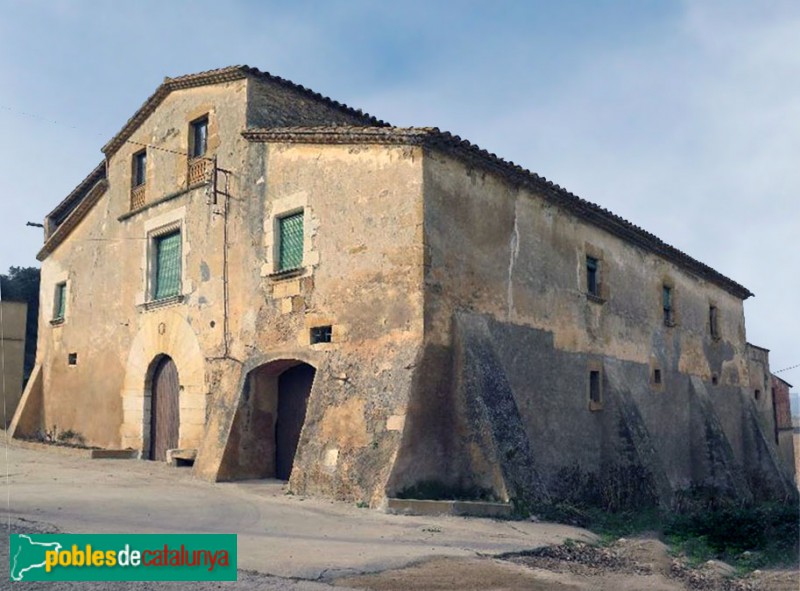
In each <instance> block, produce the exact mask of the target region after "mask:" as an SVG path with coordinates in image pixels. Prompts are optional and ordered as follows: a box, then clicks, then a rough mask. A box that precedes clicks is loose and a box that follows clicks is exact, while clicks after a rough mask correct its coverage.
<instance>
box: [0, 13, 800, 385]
mask: <svg viewBox="0 0 800 591" xmlns="http://www.w3.org/2000/svg"><path fill="white" fill-rule="evenodd" d="M0 9H2V13H0V14H2V17H0V74H2V80H3V83H2V84H0V125H1V126H2V129H3V131H4V133H3V137H4V140H5V141H3V142H0V155H1V156H2V162H3V180H4V188H5V191H4V195H3V197H2V199H3V204H4V206H5V207H4V208H3V214H2V217H0V270H2V271H4V270H5V269H6V268H7V267H8V266H9V265H31V264H36V261H35V258H34V256H35V253H36V251H37V250H38V247H39V246H40V243H41V234H40V233H39V232H38V230H36V229H33V228H26V227H25V225H24V224H25V222H26V221H28V220H33V221H41V219H42V218H43V216H44V215H45V214H46V213H47V212H48V211H49V210H50V209H51V208H52V207H53V206H54V205H55V204H56V203H57V202H58V201H60V200H61V199H62V198H63V197H64V196H65V195H66V194H67V193H68V192H69V191H70V190H71V189H72V188H73V187H74V186H75V185H76V184H77V183H78V182H80V180H81V179H82V178H83V177H84V176H85V175H86V174H87V173H88V172H89V171H90V170H91V169H92V168H93V167H94V166H95V165H96V164H97V163H98V162H99V161H100V160H101V157H102V155H101V153H100V147H101V146H102V145H103V144H104V143H105V142H106V141H107V140H108V139H110V138H111V137H112V136H113V135H114V134H115V133H116V132H117V131H118V130H119V128H120V127H121V126H122V125H123V123H124V122H125V121H126V120H127V118H128V117H129V116H130V115H131V114H132V113H133V112H134V111H135V110H136V109H137V108H138V107H139V105H141V103H142V102H143V101H144V100H145V98H147V96H149V95H150V94H151V93H152V92H153V90H155V88H156V87H157V86H158V84H159V83H160V82H161V81H162V80H163V78H164V76H177V75H180V74H185V73H190V72H195V71H200V70H206V69H210V68H215V67H221V66H226V65H231V64H243V63H246V64H249V65H251V66H255V67H258V68H260V69H262V70H267V71H269V72H271V73H273V74H277V75H280V76H283V77H285V78H289V79H291V80H293V81H295V82H297V83H299V84H303V85H305V86H308V87H311V88H313V89H314V90H316V91H319V92H321V93H323V94H325V95H328V96H331V97H333V98H335V99H337V100H340V101H342V102H345V103H347V104H349V105H351V106H355V107H358V108H362V109H364V110H366V111H368V112H370V113H371V114H373V115H376V116H378V117H379V118H381V119H384V120H387V121H389V122H391V123H393V124H395V125H434V126H437V127H440V128H442V129H446V130H448V131H452V132H454V133H457V134H459V135H461V136H462V137H465V138H468V139H470V140H471V141H473V142H475V143H477V144H479V145H480V146H481V147H484V148H486V149H488V150H490V151H492V152H495V153H497V154H498V155H501V156H503V157H504V158H506V159H510V160H513V161H515V162H517V163H519V164H521V165H523V166H525V167H526V168H529V169H531V170H533V171H535V172H538V173H539V174H542V175H544V176H546V177H547V178H549V179H550V180H553V181H554V182H556V183H558V184H560V185H562V186H564V187H566V188H568V189H570V190H571V191H573V192H575V193H576V194H578V195H580V196H581V197H584V198H586V199H589V200H590V201H594V202H596V203H599V204H601V205H603V206H604V207H607V208H609V209H611V210H612V211H614V212H616V213H618V214H620V215H622V216H623V217H625V218H627V219H629V220H631V221H633V222H634V223H636V224H638V225H640V226H643V227H644V228H646V229H647V230H649V231H651V232H654V233H655V234H657V235H658V236H660V237H661V238H663V239H665V240H666V241H667V242H669V243H671V244H673V245H675V246H676V247H678V248H680V249H681V250H684V251H685V252H688V253H689V254H691V255H692V256H694V257H696V258H698V259H700V260H702V261H703V262H705V263H707V264H709V265H711V266H713V267H715V268H716V269H718V270H720V271H721V272H722V273H724V274H726V275H728V276H730V277H732V278H734V279H736V280H737V281H739V282H740V283H743V284H744V285H746V286H747V287H749V288H750V289H751V290H752V291H753V292H755V294H756V297H755V298H752V299H750V300H748V301H747V303H746V307H745V309H746V315H747V336H748V340H750V341H751V342H754V343H757V344H759V345H762V346H764V347H767V348H769V349H771V350H772V357H771V359H772V366H773V369H780V368H782V367H786V366H789V365H794V364H796V363H800V345H798V342H800V339H798V329H800V321H798V320H797V304H798V294H800V273H798V260H800V257H798V255H799V254H800V239H798V236H800V206H799V205H798V190H800V100H798V99H799V98H800V3H797V2H793V1H792V2H788V1H787V2H778V1H771V0H763V1H758V2H757V1H755V0H753V1H752V2H739V1H736V0H697V1H691V2H690V1H687V2H679V1H674V2H666V1H655V0H654V1H650V2H642V1H641V0H627V1H623V0H620V1H616V2H611V1H609V2H596V1H593V0H592V1H590V0H584V1H577V0H573V1H568V0H564V1H559V2H554V1H519V2H502V1H499V2H496V3H493V4H490V3H487V2H468V1H462V2H439V1H436V0H429V1H426V2H418V1H406V2H402V3H400V2H397V3H388V2H376V1H371V2H370V1H366V0H361V1H355V0H354V1H344V2H310V1H295V2H291V3H278V2H205V1H203V2H188V1H171V2H165V1H162V2H152V1H149V0H140V1H139V2H135V3H126V2H110V1H109V2H99V1H98V2H88V1H84V2H67V1H56V0H54V1H50V2H39V1H35V0H33V1H30V0H28V1H21V0H20V1H15V0H0ZM22 113H29V114H32V115H35V117H29V116H26V115H23V114H22ZM781 375H782V376H783V377H784V378H785V379H787V380H788V381H790V382H792V383H796V384H800V369H797V370H792V371H789V372H785V373H783V374H781Z"/></svg>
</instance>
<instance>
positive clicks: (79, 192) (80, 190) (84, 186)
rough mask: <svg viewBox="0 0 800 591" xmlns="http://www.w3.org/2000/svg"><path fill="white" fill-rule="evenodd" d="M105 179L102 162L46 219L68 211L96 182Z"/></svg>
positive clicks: (104, 167)
mask: <svg viewBox="0 0 800 591" xmlns="http://www.w3.org/2000/svg"><path fill="white" fill-rule="evenodd" d="M104 178H106V161H105V160H103V161H101V162H100V164H98V165H97V166H96V167H95V168H94V169H93V170H92V172H90V173H89V174H88V175H86V178H84V179H83V180H82V181H81V182H80V183H78V186H77V187H75V188H74V189H73V190H72V191H71V192H70V193H69V195H67V196H66V197H64V199H63V200H62V201H61V203H59V204H58V205H56V206H55V207H54V208H53V210H52V211H51V212H50V213H48V214H47V216H46V217H48V218H53V217H57V216H59V215H60V214H61V213H62V212H63V211H64V210H66V209H69V207H70V206H71V205H72V204H73V203H74V202H75V201H76V200H77V199H81V198H82V197H83V196H85V194H86V192H87V191H88V190H89V189H90V188H92V187H93V186H94V185H95V184H97V182H98V181H100V180H102V179H104Z"/></svg>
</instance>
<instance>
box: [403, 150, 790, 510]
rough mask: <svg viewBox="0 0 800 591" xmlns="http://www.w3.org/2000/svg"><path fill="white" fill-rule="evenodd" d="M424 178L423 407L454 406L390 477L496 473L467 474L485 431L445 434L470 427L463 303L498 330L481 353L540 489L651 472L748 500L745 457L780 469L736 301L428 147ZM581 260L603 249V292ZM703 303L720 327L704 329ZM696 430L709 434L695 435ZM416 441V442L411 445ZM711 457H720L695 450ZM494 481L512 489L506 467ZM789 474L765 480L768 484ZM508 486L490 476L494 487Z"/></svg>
mask: <svg viewBox="0 0 800 591" xmlns="http://www.w3.org/2000/svg"><path fill="white" fill-rule="evenodd" d="M424 186H425V247H426V252H425V260H426V275H425V285H426V301H425V326H426V334H425V336H426V339H425V353H424V355H425V357H430V358H433V359H436V360H437V361H436V362H435V363H434V365H436V366H438V367H440V368H441V369H440V371H439V381H438V383H437V384H435V385H430V386H429V392H428V393H427V394H428V395H427V396H426V397H425V399H426V402H425V404H426V405H427V410H428V411H434V409H438V410H439V411H442V410H443V409H452V410H451V411H450V412H449V413H446V412H438V413H437V412H425V411H421V412H419V413H417V415H416V417H417V421H415V422H418V427H417V428H416V429H415V434H416V435H417V437H416V439H417V441H418V442H421V441H424V440H425V439H426V438H427V439H428V440H429V441H428V442H427V443H426V445H428V446H429V447H431V448H432V449H437V448H439V449H441V450H442V453H440V454H439V455H438V456H436V455H435V454H429V455H428V456H426V458H427V465H426V466H425V469H424V471H423V475H422V476H420V469H419V466H417V467H416V468H415V470H414V471H412V470H411V469H410V467H409V468H407V469H402V470H401V468H402V466H400V465H399V464H398V467H397V470H396V472H395V475H394V476H395V479H396V482H397V485H396V488H398V489H402V483H405V485H406V486H407V485H408V483H409V482H411V481H412V480H413V478H414V477H416V478H420V477H422V478H428V477H430V476H431V475H435V474H437V472H438V474H439V476H438V477H437V478H439V479H443V480H446V481H447V482H448V483H449V484H450V485H452V486H464V481H465V480H466V481H469V480H470V479H472V481H473V482H472V483H470V484H471V485H474V486H477V487H478V488H481V487H486V486H487V485H488V484H489V483H490V481H491V480H492V479H489V481H487V480H486V478H485V477H476V476H474V475H473V476H469V475H470V474H471V473H474V466H478V465H484V464H487V463H488V464H489V465H491V464H492V461H488V462H487V461H486V459H485V458H486V456H487V455H488V456H491V455H492V453H494V452H492V451H491V449H490V447H491V446H490V447H487V446H486V445H485V442H486V441H487V440H492V438H491V437H489V436H488V435H487V433H488V431H490V429H488V427H486V426H484V427H483V428H482V429H483V433H478V434H473V435H470V437H466V438H463V437H461V436H460V435H461V433H459V434H458V435H455V436H450V433H452V429H450V428H449V425H452V424H454V425H462V424H467V425H469V423H468V422H466V423H465V422H464V420H463V419H462V418H461V415H463V414H464V411H462V410H461V408H462V407H464V406H466V412H469V408H470V402H469V399H465V398H464V396H465V394H464V389H463V388H461V389H460V390H459V389H458V388H453V387H452V386H448V385H452V384H458V383H460V382H463V381H465V380H466V381H469V380H470V379H472V378H469V376H467V377H462V376H459V375H457V374H458V372H459V371H462V368H460V367H459V365H458V363H457V360H454V356H457V355H455V354H454V349H453V343H454V342H456V341H455V339H454V335H455V333H456V331H455V330H454V326H453V322H454V318H455V315H456V314H457V313H469V312H474V313H477V314H480V315H481V316H482V317H485V318H487V320H488V319H491V321H492V322H493V323H499V325H501V326H504V325H506V326H507V327H508V328H502V329H501V328H495V329H494V330H493V334H494V337H493V340H494V343H495V349H497V350H496V351H495V353H492V355H491V356H490V357H492V358H494V357H496V358H497V360H496V362H491V363H496V364H499V365H498V367H502V368H503V370H502V373H503V375H504V376H505V377H504V378H502V379H503V380H505V381H506V382H507V385H506V386H504V388H507V389H508V391H509V392H513V398H514V401H515V406H516V408H517V409H518V412H519V415H520V417H521V424H522V425H524V427H525V429H526V431H527V436H528V440H529V445H530V448H531V450H532V452H531V453H532V456H531V461H532V464H531V468H532V469H534V470H537V471H538V472H539V473H540V474H541V481H542V482H543V486H542V487H541V493H542V494H543V495H546V494H552V493H553V492H555V493H558V491H559V490H565V487H564V483H565V482H566V481H565V475H568V474H569V473H574V476H573V481H574V480H575V478H578V479H583V481H584V483H586V482H591V481H592V479H594V480H595V482H596V481H597V479H602V478H605V477H607V476H608V475H610V474H617V475H618V476H619V477H620V478H623V477H624V478H623V480H624V482H627V483H632V482H634V480H635V478H636V477H637V475H638V476H641V473H642V470H647V471H649V472H650V476H649V477H648V478H650V480H651V484H650V486H651V489H652V491H653V495H654V496H653V498H656V499H659V500H661V501H662V502H669V501H670V500H671V498H670V497H671V492H672V491H676V490H680V489H684V488H686V487H688V486H689V485H690V484H701V485H702V484H707V485H709V486H717V487H719V488H723V489H725V490H728V491H738V493H742V494H744V495H745V496H746V495H748V494H751V491H750V490H749V488H748V482H747V478H746V477H745V476H743V475H742V474H740V472H741V471H742V466H745V465H747V462H749V461H751V460H752V461H756V460H757V464H755V465H757V466H758V470H764V471H770V470H772V471H774V469H775V465H774V464H775V460H776V457H777V456H776V455H775V448H774V445H770V443H769V441H768V440H767V439H764V437H763V432H762V430H760V429H759V428H758V425H759V424H760V422H761V418H762V414H761V413H760V411H759V408H758V407H754V405H753V403H752V400H751V398H750V397H748V396H746V394H745V391H746V390H747V388H748V386H749V384H750V372H749V368H748V363H747V354H746V351H745V334H744V316H743V307H742V302H741V300H739V299H737V298H736V297H734V296H732V295H730V294H728V293H727V292H725V291H724V290H722V289H720V288H718V287H717V286H715V285H713V284H711V283H709V282H707V281H705V280H703V279H700V278H697V277H695V276H692V275H689V274H688V273H686V272H684V271H683V270H682V269H680V268H678V267H677V266H675V265H673V264H671V263H669V262H667V261H665V260H663V259H661V258H659V257H657V256H655V255H653V254H650V253H648V252H645V251H644V250H642V249H639V248H638V247H636V246H634V245H632V244H629V243H626V242H623V241H622V240H620V239H618V238H616V237H614V236H612V235H610V234H607V233H605V232H604V231H602V230H600V229H598V228H595V227H594V226H592V225H590V224H588V223H587V222H585V221H583V220H580V219H578V218H576V217H575V216H574V215H572V214H569V213H567V212H566V211H565V210H563V209H561V208H558V207H557V206H554V205H552V204H550V203H548V202H546V201H545V200H544V198H542V197H541V196H538V195H535V194H531V193H529V192H528V191H527V190H525V189H520V188H517V187H514V186H510V185H509V184H507V183H506V182H504V181H503V180H502V179H501V178H500V177H498V176H496V175H494V174H492V173H488V172H486V171H484V170H483V169H481V168H472V167H470V166H468V165H465V164H463V163H462V162H460V161H456V160H454V159H452V158H450V157H448V156H445V155H443V154H441V153H439V152H437V151H430V152H426V155H425V161H424ZM587 255H590V256H592V257H595V258H597V259H599V260H600V264H601V272H600V276H601V279H600V281H601V292H600V293H601V298H592V297H588V296H587V293H586V292H587V288H586V276H585V275H586V272H585V260H586V256H587ZM664 284H667V285H670V286H671V287H672V289H673V295H674V307H675V314H676V317H675V321H676V322H675V326H666V325H665V323H664V320H663V309H662V300H661V295H662V286H663V285H664ZM711 305H713V306H715V307H716V308H717V314H718V328H719V334H718V338H712V335H711V331H710V326H709V322H710V321H709V307H710V306H711ZM512 326H517V327H527V331H523V332H522V333H520V332H519V330H517V331H516V332H515V334H514V335H513V338H512V335H511V334H506V332H504V331H510V330H511V327H512ZM498 334H502V335H504V336H503V337H502V338H500V337H499V336H498ZM523 334H524V335H525V336H523ZM487 363H489V362H487ZM491 363H490V365H491ZM656 369H658V370H659V371H660V374H661V383H660V384H656V383H655V380H654V370H656ZM592 370H596V371H597V370H599V371H601V372H602V373H601V375H602V388H603V392H602V396H603V402H602V405H600V408H598V407H597V405H592V404H590V401H589V386H588V382H589V372H590V371H592ZM475 379H478V378H475ZM473 381H474V380H473ZM501 389H502V388H501ZM437 397H438V398H437ZM431 417H436V418H435V419H432V418H431ZM750 417H752V420H751V418H750ZM409 420H410V419H409ZM751 423H752V424H751ZM695 429H700V430H701V431H700V433H701V434H704V435H702V436H699V438H698V436H693V433H694V430H695ZM456 432H458V431H457V430H456ZM770 432H771V431H770ZM436 434H439V435H436ZM487 437H488V439H487ZM481 440H483V441H484V444H480V443H479V442H480V441H481ZM501 443H502V442H498V441H497V440H493V443H492V445H493V446H494V447H497V446H498V445H501ZM410 445H412V444H410ZM420 445H421V444H420V443H417V444H416V445H415V446H413V447H416V448H417V449H415V452H416V453H419V449H418V448H419V447H420ZM501 447H502V446H501ZM476 448H477V449H479V450H480V451H478V452H476ZM626 449H627V450H628V451H625V450H626ZM411 451H412V450H411V449H409V452H411ZM416 453H409V457H413V456H414V455H416ZM703 454H706V456H704V455H703ZM707 454H717V456H719V457H718V458H716V459H712V460H708V462H705V463H704V461H701V460H700V459H698V458H702V457H707ZM453 458H461V459H456V460H454V459H453ZM463 458H467V460H464V459H463ZM501 464H502V463H501ZM414 472H416V474H414ZM442 475H443V476H442ZM773 476H774V475H773ZM771 477H772V476H771ZM494 479H495V480H496V478H494ZM504 482H505V488H506V489H513V488H514V487H513V486H512V484H513V478H512V479H511V480H509V478H508V477H505V479H504ZM624 482H623V484H624ZM773 485H774V486H773ZM783 485H784V483H783V481H781V479H780V477H778V476H775V477H774V482H771V483H770V485H769V486H767V487H766V488H767V489H770V490H772V491H773V492H774V491H776V490H783ZM502 488H503V487H498V486H495V487H494V490H495V492H496V494H497V495H498V496H502V494H501V493H502ZM589 488H591V487H589ZM587 490H588V489H587ZM508 492H509V493H511V494H512V495H513V494H514V491H513V490H509V491H508ZM517 492H519V489H517ZM637 494H638V493H637Z"/></svg>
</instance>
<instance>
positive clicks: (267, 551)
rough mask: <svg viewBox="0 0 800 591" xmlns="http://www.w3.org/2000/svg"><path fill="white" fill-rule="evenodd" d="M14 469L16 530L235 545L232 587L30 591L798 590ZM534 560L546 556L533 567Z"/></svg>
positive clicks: (388, 522) (65, 465)
mask: <svg viewBox="0 0 800 591" xmlns="http://www.w3.org/2000/svg"><path fill="white" fill-rule="evenodd" d="M7 457H8V462H7V464H6V461H5V454H0V475H2V474H4V473H5V472H6V469H7V470H8V485H7V487H6V490H5V491H4V492H6V493H7V494H8V497H9V504H8V509H9V516H10V523H11V531H16V532H26V531H27V532H37V531H53V530H58V531H63V532H73V533H90V532H91V533H112V532H113V533H120V532H130V533H145V532H155V533H157V532H164V533H167V532H172V533H181V532H225V533H231V532H232V533H237V534H238V540H239V567H240V569H241V570H240V573H239V581H237V582H236V583H207V584H202V583H189V584H187V583H125V584H116V583H115V584H113V585H112V584H109V583H97V584H87V583H63V584H58V585H56V584H52V583H47V584H44V583H41V584H36V583H28V584H26V585H25V588H26V589H34V590H39V589H43V590H44V589H47V590H49V589H56V590H58V591H66V590H70V591H73V590H78V589H80V590H82V591H83V590H87V591H100V590H101V589H102V590H106V589H123V590H127V589H131V590H136V591H150V590H167V591H171V590H176V591H177V590H179V589H192V590H197V591H207V590H209V591H210V590H212V589H214V590H220V589H221V590H224V589H236V590H243V591H251V590H272V589H289V590H292V591H304V590H309V591H318V590H321V589H327V590H331V589H352V588H360V589H371V590H376V591H395V590H398V591H399V590H403V589H431V590H445V589H459V590H472V589H474V590H478V589H481V590H483V589H507V590H517V589H519V590H522V589H525V590H531V589H533V590H543V591H565V590H567V589H570V590H583V589H585V590H600V591H602V590H604V589H608V590H613V591H634V590H652V591H661V590H663V591H680V590H687V589H689V590H692V589H716V588H719V589H742V590H743V589H765V590H767V589H768V590H770V591H779V590H781V589H791V590H792V591H796V590H797V589H798V582H797V573H762V574H760V575H758V576H756V577H752V578H751V579H750V580H747V581H737V582H731V581H728V580H727V578H726V575H727V574H729V573H725V572H722V571H720V572H716V571H718V570H720V569H719V568H717V567H715V566H714V565H711V566H710V567H709V569H710V570H711V571H714V572H711V573H710V574H709V575H708V576H705V575H702V573H701V574H700V575H698V574H697V573H695V572H694V571H692V572H681V571H680V569H676V567H675V565H674V563H673V560H672V558H671V557H670V556H669V555H668V553H667V549H666V548H665V547H664V546H663V544H661V543H660V542H658V541H656V540H626V541H623V542H620V543H618V544H617V545H615V546H612V547H611V548H607V549H598V548H594V547H592V546H588V545H584V544H582V543H580V541H593V540H594V536H593V535H592V534H591V533H590V532H588V531H586V530H582V529H579V528H573V527H568V526H563V525H558V524H546V523H532V522H510V521H493V520H488V519H466V518H455V517H405V516H395V515H387V514H384V513H381V512H379V511H373V510H369V509H361V508H358V507H355V506H353V505H351V504H347V503H340V502H332V501H324V500H320V499H311V498H303V497H298V496H293V495H287V494H285V490H284V487H283V485H282V483H278V482H266V481H259V482H247V483H235V484H211V483H207V482H202V481H197V480H194V479H192V478H191V474H190V471H189V470H187V469H177V468H170V467H168V466H166V465H164V464H158V463H153V462H144V461H134V460H90V459H88V458H86V457H85V454H83V453H81V452H74V451H69V450H62V449H52V448H51V449H40V448H30V447H25V446H21V445H20V444H16V443H13V442H12V444H11V446H10V447H9V448H8V453H7ZM3 496H5V495H3ZM0 498H2V497H0ZM565 540H569V542H568V543H567V545H566V546H559V544H562V543H563V542H564V541H565ZM573 540H576V541H578V542H577V543H576V542H573ZM553 546H555V549H553V548H552V547H553ZM534 548H549V549H545V550H540V554H538V555H532V554H531V553H530V550H532V549H534ZM565 548H566V550H565ZM575 548H580V549H581V550H580V551H579V552H578V551H576V550H574V549H575ZM541 552H544V554H541ZM565 552H566V554H565ZM576 552H577V553H576ZM520 553H522V554H520ZM598 553H599V554H598ZM0 568H2V572H0V581H7V580H8V571H7V569H8V538H7V536H0ZM723 570H724V569H723ZM692 577H694V579H693V578H692ZM698 585H699V586H698Z"/></svg>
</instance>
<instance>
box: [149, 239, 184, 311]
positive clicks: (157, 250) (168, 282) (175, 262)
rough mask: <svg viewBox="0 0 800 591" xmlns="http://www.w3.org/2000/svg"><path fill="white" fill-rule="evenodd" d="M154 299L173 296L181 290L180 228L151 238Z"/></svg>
mask: <svg viewBox="0 0 800 591" xmlns="http://www.w3.org/2000/svg"><path fill="white" fill-rule="evenodd" d="M153 248H154V252H153V275H152V277H153V279H152V280H153V285H152V294H153V299H154V300H163V299H165V298H171V297H175V296H177V295H180V292H181V233H180V230H178V231H176V232H170V233H169V234H163V235H161V236H156V237H155V238H154V239H153Z"/></svg>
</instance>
